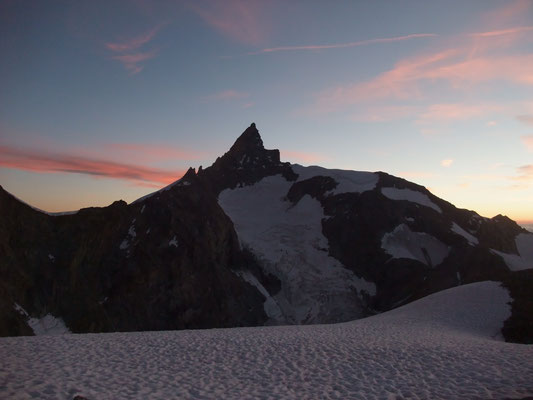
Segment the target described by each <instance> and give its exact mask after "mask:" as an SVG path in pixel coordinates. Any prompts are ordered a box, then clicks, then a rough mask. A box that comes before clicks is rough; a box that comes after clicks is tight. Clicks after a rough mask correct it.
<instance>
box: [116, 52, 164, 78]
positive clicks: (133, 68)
mask: <svg viewBox="0 0 533 400" xmlns="http://www.w3.org/2000/svg"><path fill="white" fill-rule="evenodd" d="M156 55H157V51H156V50H152V51H147V52H144V53H134V54H124V55H119V56H113V57H112V58H113V60H118V61H120V62H121V63H122V64H123V65H124V68H126V69H127V70H128V71H129V72H130V74H132V75H135V74H138V73H139V72H141V71H142V70H143V69H144V66H143V65H139V63H141V62H143V61H146V60H149V59H151V58H154V57H155V56H156Z"/></svg>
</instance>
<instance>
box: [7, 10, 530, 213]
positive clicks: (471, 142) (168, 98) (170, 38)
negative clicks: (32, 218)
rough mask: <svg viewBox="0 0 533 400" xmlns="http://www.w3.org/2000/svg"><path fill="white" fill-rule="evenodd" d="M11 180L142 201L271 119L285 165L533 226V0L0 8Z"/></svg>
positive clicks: (17, 187) (49, 207)
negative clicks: (362, 174) (385, 181)
mask: <svg viewBox="0 0 533 400" xmlns="http://www.w3.org/2000/svg"><path fill="white" fill-rule="evenodd" d="M0 54H1V56H0V185H2V186H3V187H4V189H6V190H8V191H9V192H11V193H12V194H14V195H15V196H17V197H19V198H20V199H22V200H23V201H25V202H27V203H29V204H31V205H33V206H35V207H38V208H41V209H43V210H46V211H52V212H55V211H67V210H76V209H79V208H81V207H88V206H105V205H108V204H110V203H112V202H113V201H115V200H118V199H124V200H126V201H127V202H131V201H133V200H135V199H136V198H138V197H141V196H143V195H145V194H147V193H149V192H152V191H154V190H157V189H158V188H161V187H163V186H165V185H167V184H169V183H171V182H172V181H174V180H176V179H178V178H179V177H180V176H181V175H182V174H183V173H184V171H185V170H186V169H187V168H188V167H189V166H192V167H198V166H200V165H203V166H204V167H207V166H209V165H211V164H212V163H213V162H214V160H215V159H216V157H217V156H220V155H222V154H223V153H224V152H225V151H227V150H228V149H229V147H230V146H231V145H232V144H233V142H234V140H235V139H236V138H237V137H238V135H239V134H240V133H242V131H243V130H244V129H245V128H246V127H248V126H249V125H250V123H251V122H255V123H256V124H257V127H258V129H259V131H260V133H261V135H262V137H263V141H264V143H265V147H267V148H279V149H280V151H281V155H282V159H283V160H285V161H290V162H294V163H299V164H304V165H312V164H319V165H322V166H325V167H328V168H342V169H354V170H366V171H385V172H388V173H391V174H393V175H396V176H400V177H403V178H406V179H408V180H411V181H413V182H416V183H419V184H422V185H424V186H426V187H427V188H428V189H429V190H431V191H432V192H433V193H434V194H436V195H438V196H440V197H442V198H444V199H446V200H448V201H450V202H452V203H453V204H455V205H456V206H458V207H461V208H468V209H473V210H475V211H477V212H478V213H480V214H481V215H483V216H487V217H492V216H494V215H496V214H500V213H501V214H505V215H508V216H509V217H511V218H513V219H515V220H519V221H522V222H525V221H533V0H525V1H490V0H479V1H464V0H457V1H455V0H446V1H421V0H420V1H403V0H402V1H379V0H378V1H353V0H350V1H334V2H326V1H312V0H311V1H306V0H299V1H292V0H287V1H281V0H280V1H276V0H268V1H267V0H264V1H253V0H242V1H239V0H225V1H215V0H213V1H201V0H200V1H192V0H191V1H179V0H162V1H148V0H128V1H126V0H124V1H114V0H105V1H100V0H86V1H24V0H2V1H1V2H0Z"/></svg>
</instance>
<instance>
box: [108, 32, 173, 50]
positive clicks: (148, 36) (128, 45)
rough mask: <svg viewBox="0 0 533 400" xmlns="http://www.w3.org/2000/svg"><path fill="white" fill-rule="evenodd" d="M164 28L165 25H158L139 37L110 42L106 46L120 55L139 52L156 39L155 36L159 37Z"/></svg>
mask: <svg viewBox="0 0 533 400" xmlns="http://www.w3.org/2000/svg"><path fill="white" fill-rule="evenodd" d="M162 27H163V25H157V26H156V27H155V28H153V29H151V30H149V31H148V32H145V33H143V34H141V35H139V36H136V37H133V38H129V39H126V40H123V41H118V42H108V43H106V44H105V46H106V47H107V48H108V49H109V50H112V51H116V52H119V53H123V52H129V51H134V50H137V49H138V48H139V47H141V46H142V45H144V44H146V43H148V42H150V41H151V40H152V39H153V38H154V37H155V35H157V33H158V32H159V30H160V29H161V28H162Z"/></svg>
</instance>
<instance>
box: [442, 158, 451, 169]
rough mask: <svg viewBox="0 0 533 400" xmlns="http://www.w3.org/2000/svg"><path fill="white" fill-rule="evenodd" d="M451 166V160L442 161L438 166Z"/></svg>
mask: <svg viewBox="0 0 533 400" xmlns="http://www.w3.org/2000/svg"><path fill="white" fill-rule="evenodd" d="M452 164H453V159H452V158H447V159H446V160H442V161H441V162H440V165H442V166H443V167H445V168H448V167H451V166H452Z"/></svg>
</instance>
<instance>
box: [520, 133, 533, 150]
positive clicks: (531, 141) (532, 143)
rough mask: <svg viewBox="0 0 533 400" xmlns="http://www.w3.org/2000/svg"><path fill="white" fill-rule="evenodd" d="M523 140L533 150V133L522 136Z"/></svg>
mask: <svg viewBox="0 0 533 400" xmlns="http://www.w3.org/2000/svg"><path fill="white" fill-rule="evenodd" d="M522 142H523V143H524V144H525V145H526V147H527V149H528V150H529V151H531V152H533V135H527V136H522Z"/></svg>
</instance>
